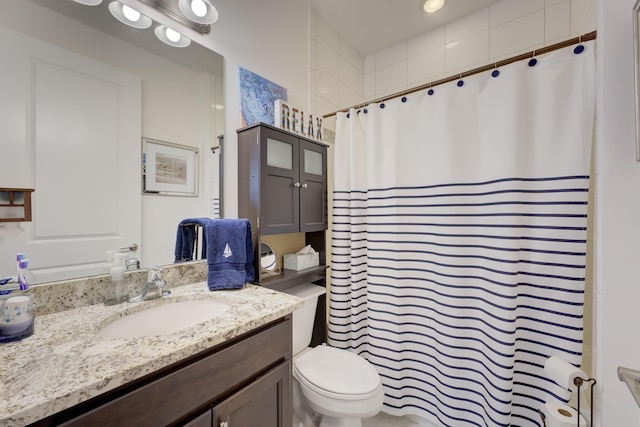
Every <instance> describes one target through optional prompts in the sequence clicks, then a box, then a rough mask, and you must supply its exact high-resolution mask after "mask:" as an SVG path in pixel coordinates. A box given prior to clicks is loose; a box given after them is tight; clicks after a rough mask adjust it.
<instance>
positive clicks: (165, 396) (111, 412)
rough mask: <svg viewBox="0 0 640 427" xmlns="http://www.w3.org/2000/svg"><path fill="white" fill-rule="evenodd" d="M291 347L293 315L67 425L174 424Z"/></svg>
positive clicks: (287, 353)
mask: <svg viewBox="0 0 640 427" xmlns="http://www.w3.org/2000/svg"><path fill="white" fill-rule="evenodd" d="M290 353H291V320H290V318H288V319H287V320H286V321H284V322H282V323H278V324H276V325H274V326H272V327H270V328H268V329H266V330H263V331H261V332H258V333H256V334H255V335H252V336H249V337H248V338H245V339H243V340H241V341H239V342H237V343H235V344H233V345H231V346H229V347H226V348H224V349H222V350H220V351H218V352H216V353H213V354H211V355H210V356H206V357H204V358H203V359H200V360H198V361H196V362H193V363H191V364H189V365H187V366H183V367H179V368H177V369H176V370H175V371H173V372H170V373H169V374H167V375H165V376H162V377H161V378H159V379H157V380H155V381H153V382H151V383H149V384H146V385H144V386H142V387H140V388H138V389H135V390H133V391H131V392H129V393H127V394H125V395H123V396H121V397H118V398H116V399H114V400H113V401H111V402H109V403H106V404H104V405H102V406H100V407H97V408H95V409H93V410H91V411H89V412H87V413H85V414H83V415H80V416H79V417H77V418H74V419H73V420H70V421H68V422H66V423H64V424H62V425H64V426H97V425H99V426H102V427H104V426H119V427H121V426H127V425H132V426H135V427H143V426H153V427H156V426H160V425H169V424H171V423H173V422H176V421H178V420H179V419H181V418H184V417H185V416H187V415H188V414H190V413H194V411H196V410H201V409H204V407H206V405H210V404H212V403H215V401H216V400H219V399H221V398H222V397H224V395H225V394H228V393H229V392H230V391H231V390H232V389H233V388H234V387H237V386H238V385H242V384H243V383H246V382H247V381H248V380H250V379H251V378H253V377H255V376H257V375H259V374H261V373H262V372H264V371H265V370H266V369H268V368H270V367H271V366H274V365H275V364H277V363H279V362H281V361H282V360H284V359H285V358H286V357H289V356H290Z"/></svg>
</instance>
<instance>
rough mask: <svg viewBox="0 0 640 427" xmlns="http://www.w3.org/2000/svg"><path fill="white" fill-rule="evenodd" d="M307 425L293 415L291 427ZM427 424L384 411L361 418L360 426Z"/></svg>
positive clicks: (417, 426) (413, 426) (421, 426)
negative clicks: (370, 416) (373, 415)
mask: <svg viewBox="0 0 640 427" xmlns="http://www.w3.org/2000/svg"><path fill="white" fill-rule="evenodd" d="M302 426H304V427H307V426H305V424H304V423H301V422H300V421H299V420H298V418H297V417H296V416H295V415H294V419H293V427H302ZM427 426H428V424H418V423H416V422H414V421H411V420H410V419H408V418H405V417H394V416H391V415H388V414H385V413H382V412H381V413H379V414H378V415H376V416H375V417H373V418H365V419H363V420H362V427H427Z"/></svg>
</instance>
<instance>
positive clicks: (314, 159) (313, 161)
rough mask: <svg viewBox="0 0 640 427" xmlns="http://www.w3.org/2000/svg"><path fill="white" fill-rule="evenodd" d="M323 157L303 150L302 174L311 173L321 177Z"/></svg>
mask: <svg viewBox="0 0 640 427" xmlns="http://www.w3.org/2000/svg"><path fill="white" fill-rule="evenodd" d="M323 157H324V156H323V155H322V153H318V152H317V151H313V150H309V149H306V148H305V150H304V173H311V174H314V175H322V173H323V171H324V170H323V164H324V161H323V160H324V158H323Z"/></svg>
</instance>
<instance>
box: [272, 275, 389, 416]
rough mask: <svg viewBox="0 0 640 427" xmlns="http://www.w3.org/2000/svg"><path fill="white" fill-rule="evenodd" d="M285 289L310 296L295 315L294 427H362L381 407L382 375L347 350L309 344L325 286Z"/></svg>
mask: <svg viewBox="0 0 640 427" xmlns="http://www.w3.org/2000/svg"><path fill="white" fill-rule="evenodd" d="M284 292H286V293H288V294H290V295H295V296H297V297H300V298H303V299H304V300H305V301H304V304H303V306H302V307H301V308H299V309H298V310H296V311H295V312H294V313H293V378H294V387H293V400H294V402H293V407H294V427H308V426H313V425H319V427H361V426H362V418H368V417H373V416H374V415H376V414H377V413H378V412H380V410H381V409H382V402H383V400H384V392H383V391H382V383H381V381H380V375H379V374H378V372H377V371H376V370H375V368H374V367H373V365H371V364H370V363H369V362H368V361H367V360H365V359H364V358H362V357H360V356H358V355H357V354H355V353H352V352H350V351H348V350H343V349H338V348H334V347H330V346H328V345H324V344H323V345H319V346H317V347H315V348H310V347H309V344H310V343H311V335H312V332H313V322H314V319H315V313H316V307H317V304H318V297H319V296H320V295H323V294H324V293H325V292H326V291H325V288H324V287H322V286H318V285H314V284H312V283H306V284H303V285H299V286H296V287H294V288H291V289H288V290H286V291H284Z"/></svg>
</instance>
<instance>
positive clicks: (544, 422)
mask: <svg viewBox="0 0 640 427" xmlns="http://www.w3.org/2000/svg"><path fill="white" fill-rule="evenodd" d="M636 372H637V373H638V378H639V380H638V381H640V371H636ZM586 382H590V383H591V387H590V392H591V397H590V398H589V399H590V401H591V417H590V420H591V421H590V422H591V427H593V386H595V385H596V379H595V378H587V379H584V378H581V377H576V378H574V379H573V384H574V385H575V386H576V388H577V390H576V392H577V393H578V395H577V399H578V401H577V408H576V412H577V413H578V417H577V418H578V419H577V421H576V425H577V427H580V389H581V388H582V386H583V385H584V383H586ZM638 405H640V403H639V404H638ZM538 413H539V414H540V419H541V420H542V426H543V427H547V418H546V416H545V415H544V412H542V410H541V409H538Z"/></svg>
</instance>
